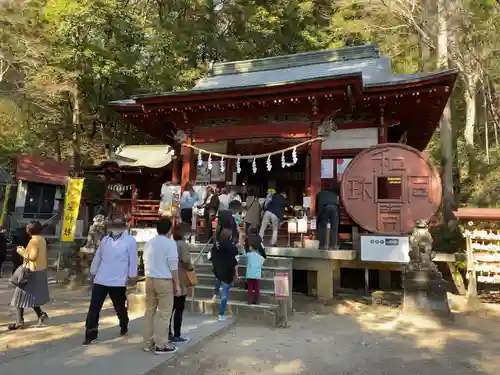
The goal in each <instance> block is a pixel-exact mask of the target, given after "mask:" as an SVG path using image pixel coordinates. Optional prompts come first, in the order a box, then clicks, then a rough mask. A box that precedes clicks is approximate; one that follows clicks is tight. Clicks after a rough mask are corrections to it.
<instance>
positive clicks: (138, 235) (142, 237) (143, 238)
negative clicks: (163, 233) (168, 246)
mask: <svg viewBox="0 0 500 375" xmlns="http://www.w3.org/2000/svg"><path fill="white" fill-rule="evenodd" d="M157 234H158V232H157V231H156V229H155V228H130V235H131V236H133V237H134V238H135V241H136V242H139V243H144V242H148V241H149V240H150V239H151V238H153V237H154V236H156V235H157Z"/></svg>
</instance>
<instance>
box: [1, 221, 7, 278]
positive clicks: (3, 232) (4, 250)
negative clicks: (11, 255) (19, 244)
mask: <svg viewBox="0 0 500 375" xmlns="http://www.w3.org/2000/svg"><path fill="white" fill-rule="evenodd" d="M6 257H7V229H6V228H5V227H4V226H3V225H2V226H0V277H2V271H3V270H2V265H3V262H5V258H6Z"/></svg>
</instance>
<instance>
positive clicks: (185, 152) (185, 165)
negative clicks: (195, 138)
mask: <svg viewBox="0 0 500 375" xmlns="http://www.w3.org/2000/svg"><path fill="white" fill-rule="evenodd" d="M191 142H192V135H191V132H189V133H188V136H187V138H186V142H185V144H187V145H190V144H191ZM192 159H193V149H192V148H191V147H187V146H182V174H181V186H183V187H184V186H185V185H186V184H187V183H188V182H189V180H190V177H191V169H192V168H191V164H192Z"/></svg>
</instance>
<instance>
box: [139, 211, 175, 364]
mask: <svg viewBox="0 0 500 375" xmlns="http://www.w3.org/2000/svg"><path fill="white" fill-rule="evenodd" d="M171 228H172V221H171V220H170V219H169V218H168V217H164V218H162V219H161V220H159V221H158V222H157V225H156V230H157V232H158V235H157V236H155V237H154V238H152V239H151V240H149V241H148V242H147V243H146V245H145V246H144V273H145V275H146V312H145V314H144V321H145V323H144V324H145V327H144V342H145V347H144V350H145V351H148V352H149V351H150V352H154V353H155V354H170V353H175V351H176V350H177V348H176V347H175V346H173V345H170V344H169V343H168V328H169V325H170V317H171V314H172V300H173V296H174V295H179V293H180V285H179V273H178V264H179V255H178V252H177V244H176V243H175V241H174V240H171V239H170V238H169V237H168V236H169V234H170V229H171ZM156 313H158V317H159V324H158V330H157V331H156V335H155V331H154V320H155V315H156Z"/></svg>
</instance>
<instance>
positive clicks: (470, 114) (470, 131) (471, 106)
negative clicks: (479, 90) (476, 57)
mask: <svg viewBox="0 0 500 375" xmlns="http://www.w3.org/2000/svg"><path fill="white" fill-rule="evenodd" d="M464 80H465V81H466V83H467V84H466V89H465V90H464V101H465V128H464V139H465V148H466V149H467V156H468V160H469V176H470V177H472V175H473V174H474V172H475V167H474V166H475V164H476V151H475V146H474V130H475V127H476V79H475V78H474V77H473V76H465V77H464Z"/></svg>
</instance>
